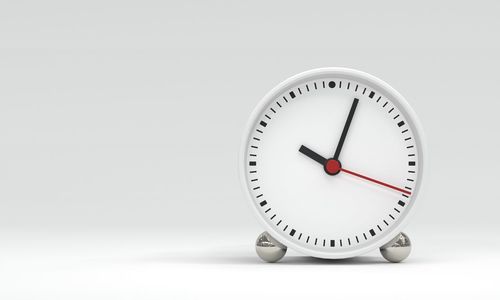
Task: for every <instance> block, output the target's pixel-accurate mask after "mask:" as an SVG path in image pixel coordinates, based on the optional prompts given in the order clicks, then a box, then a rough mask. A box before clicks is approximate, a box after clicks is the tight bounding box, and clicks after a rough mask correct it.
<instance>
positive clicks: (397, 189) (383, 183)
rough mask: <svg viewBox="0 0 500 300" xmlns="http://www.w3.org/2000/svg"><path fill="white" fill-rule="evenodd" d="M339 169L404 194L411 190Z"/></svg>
mask: <svg viewBox="0 0 500 300" xmlns="http://www.w3.org/2000/svg"><path fill="white" fill-rule="evenodd" d="M340 170H341V171H342V172H346V173H348V174H351V175H354V176H357V177H359V178H363V179H366V180H368V181H371V182H375V183H377V184H380V185H383V186H385V187H388V188H391V189H393V190H396V191H399V192H401V193H405V194H407V195H411V192H409V191H407V190H403V189H400V188H398V187H396V186H393V185H390V184H388V183H385V182H382V181H378V180H376V179H373V178H370V177H367V176H365V175H361V174H358V173H356V172H353V171H349V170H346V169H344V168H341V169H340Z"/></svg>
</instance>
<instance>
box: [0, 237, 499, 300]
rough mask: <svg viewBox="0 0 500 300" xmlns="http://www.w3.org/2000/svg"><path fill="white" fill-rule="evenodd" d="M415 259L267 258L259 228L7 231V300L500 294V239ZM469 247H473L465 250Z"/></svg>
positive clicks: (426, 245)
mask: <svg viewBox="0 0 500 300" xmlns="http://www.w3.org/2000/svg"><path fill="white" fill-rule="evenodd" d="M409 234H410V237H411V239H412V242H413V243H414V248H413V252H412V254H411V255H410V257H409V259H408V260H407V261H406V262H404V263H401V264H391V263H386V262H385V261H384V260H383V258H382V257H381V256H380V255H379V254H378V253H377V252H374V253H371V254H370V255H368V256H363V257H358V258H353V259H348V260H320V259H313V258H309V257H302V256H297V254H296V253H287V256H285V258H284V259H283V260H282V261H281V262H280V263H277V264H267V263H263V262H261V261H260V260H259V259H258V257H257V256H256V254H255V252H254V248H253V241H254V239H255V238H256V235H257V234H256V233H255V234H254V233H250V232H245V233H242V232H234V233H229V232H228V233H224V234H223V233H221V232H219V233H217V232H213V233H206V234H203V235H200V234H198V233H196V232H195V231H193V232H186V233H184V234H180V235H179V234H172V233H168V232H148V231H143V232H138V231H130V232H126V231H107V232H102V231H101V232H97V231H96V232H59V233H57V234H56V233H54V231H52V233H44V232H39V233H37V234H35V233H33V232H31V233H29V234H28V233H25V232H12V231H11V232H2V233H0V240H1V241H2V246H1V247H0V299H9V300H15V299H144V300H146V299H214V297H213V296H216V295H217V296H219V297H218V298H217V299H256V298H259V299H261V298H268V297H270V296H276V297H281V298H283V297H284V296H286V297H287V299H305V297H308V298H310V297H312V296H319V295H322V296H327V297H328V298H330V299H339V297H348V298H350V299H387V298H396V299H398V298H400V299H422V296H430V297H431V298H430V299H433V298H436V297H438V296H448V297H450V296H455V297H454V298H453V299H462V298H463V299H470V297H472V296H474V297H478V296H484V297H483V298H482V299H498V297H500V288H499V286H498V276H497V275H498V272H497V271H498V269H499V268H500V259H499V257H498V252H499V251H500V238H499V237H498V235H491V236H488V234H487V233H484V235H480V236H478V235H475V234H470V233H462V234H460V235H458V234H452V235H450V234H449V233H447V232H442V233H440V234H436V235H435V236H430V235H429V234H418V235H413V236H412V234H411V232H410V233H409ZM463 245H469V246H466V247H464V246H463Z"/></svg>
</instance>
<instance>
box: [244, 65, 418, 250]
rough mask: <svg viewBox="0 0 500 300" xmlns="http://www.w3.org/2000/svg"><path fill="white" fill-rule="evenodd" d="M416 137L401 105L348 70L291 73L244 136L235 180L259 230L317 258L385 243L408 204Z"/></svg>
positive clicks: (413, 186)
mask: <svg viewBox="0 0 500 300" xmlns="http://www.w3.org/2000/svg"><path fill="white" fill-rule="evenodd" d="M420 141H421V138H420V135H419V130H418V125H417V124H416V120H415V117H414V116H413V114H412V112H411V109H410V108H409V106H408V104H407V103H406V102H405V100H404V99H403V98H402V97H401V96H400V95H399V94H398V93H397V92H395V91H394V90H393V89H392V88H390V87H389V86H388V85H387V84H385V83H384V82H382V81H380V80H379V79H377V78H375V77H373V76H370V75H368V74H366V73H362V72H359V71H354V70H349V69H337V68H329V69H318V70H313V71H309V72H306V73H302V74H299V75H297V76H295V77H293V78H291V79H289V80H287V81H285V82H284V83H282V84H280V85H279V86H278V87H277V88H275V89H274V90H273V91H272V92H270V93H269V94H268V95H267V96H266V97H265V98H264V99H263V100H262V102H261V104H260V106H259V107H258V108H257V109H256V111H255V112H254V115H253V117H252V119H251V123H250V126H249V128H248V132H247V135H246V137H245V141H244V145H243V151H242V153H243V154H242V156H243V157H242V162H243V164H244V166H243V168H242V172H243V173H244V174H243V180H244V185H245V189H246V190H247V191H248V194H249V196H250V199H251V201H252V205H253V206H254V207H255V209H256V210H257V213H258V215H259V218H260V219H261V220H262V221H263V222H264V224H265V226H266V228H267V230H268V231H269V232H270V233H271V235H273V236H274V237H275V238H277V239H278V240H280V241H281V242H282V243H284V244H285V245H287V246H290V247H292V248H295V249H296V250H299V251H302V252H304V253H306V254H309V255H313V256H317V257H324V258H344V257H350V256H354V255H359V254H361V253H363V252H366V251H368V250H370V249H373V248H375V247H377V246H380V245H381V244H383V243H385V242H387V241H388V240H390V239H391V238H393V237H394V236H395V235H396V234H397V233H398V232H399V231H398V230H401V225H402V223H403V220H404V219H405V218H406V216H407V215H408V213H409V212H410V210H411V209H412V207H413V206H414V203H415V201H416V194H417V191H418V188H419V185H420V179H421V172H422V167H423V162H422V159H423V157H422V155H423V154H422V149H421V142H420Z"/></svg>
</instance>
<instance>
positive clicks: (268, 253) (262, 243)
mask: <svg viewBox="0 0 500 300" xmlns="http://www.w3.org/2000/svg"><path fill="white" fill-rule="evenodd" d="M255 250H256V251H257V255H259V257H260V258H262V260H264V261H267V262H270V263H273V262H277V261H278V260H280V259H281V258H283V256H285V253H286V250H287V248H286V246H285V245H283V244H282V243H280V242H278V241H277V240H275V239H274V238H273V237H272V236H271V235H270V234H269V233H267V231H264V232H263V233H262V234H261V235H259V237H258V238H257V241H256V242H255Z"/></svg>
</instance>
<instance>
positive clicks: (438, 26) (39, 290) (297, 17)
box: [0, 0, 500, 299]
mask: <svg viewBox="0 0 500 300" xmlns="http://www.w3.org/2000/svg"><path fill="white" fill-rule="evenodd" d="M499 13H500V4H499V3H498V2H497V1H473V2H461V1H443V2H437V1H417V2H404V3H403V2H401V1H391V2H389V1H365V2H348V1H342V2H336V1H324V2H316V1H307V2H303V3H299V2H297V3H294V2H291V1H276V2H271V1H250V2H241V3H239V2H235V1H200V2H189V1H170V2H168V1H109V0H105V1H80V2H68V1H5V0H4V1H1V2H0V298H2V299H35V298H36V299H79V298H82V299H84V298H86V299H88V298H90V297H92V298H94V299H95V298H98V297H97V296H101V297H102V298H106V299H109V298H112V297H119V298H120V299H126V298H131V299H132V298H135V299H137V298H141V299H147V298H157V299H160V298H162V299H165V298H166V297H170V299H179V298H201V297H203V298H206V297H208V296H215V295H217V296H219V297H221V296H233V297H235V296H237V297H239V298H249V299H255V298H256V297H264V296H271V295H272V296H283V295H288V296H289V297H290V298H294V297H297V298H300V297H302V298H303V297H305V296H313V295H326V296H329V297H339V296H342V295H345V296H350V297H354V298H355V297H360V298H361V297H363V298H364V299H366V297H367V296H372V297H373V298H382V297H387V296H392V295H394V296H403V295H404V296H405V298H412V297H419V296H422V295H427V294H428V295H433V296H434V295H435V296H437V295H458V296H467V295H478V294H480V295H483V296H486V298H488V297H487V296H489V297H490V298H494V297H495V296H496V297H498V295H499V294H500V289H499V288H498V285H497V283H496V280H495V278H494V277H493V276H494V274H496V273H495V272H496V270H497V269H498V268H499V267H500V257H499V254H498V253H499V251H500V237H499V234H498V230H499V229H500V219H499V218H498V210H499V209H500V201H499V200H500V199H499V196H498V193H497V192H496V190H497V188H498V184H497V182H498V180H499V176H498V174H497V170H499V169H500V162H499V160H498V159H497V156H498V153H499V150H500V141H499V138H498V129H499V128H500V121H499V118H498V117H497V115H498V110H499V109H500V104H499V97H498V95H499V91H498V90H499V89H498V81H499V76H498V69H499V68H500V56H499V55H498V53H499V51H500V43H499V39H498V38H497V36H498V33H499V30H500V18H498V15H499ZM325 66H342V67H351V68H357V69H360V70H363V71H365V72H368V73H371V74H373V75H375V76H377V77H380V78H382V79H383V80H385V81H387V82H388V83H389V84H390V85H392V86H393V87H394V88H396V89H397V90H398V91H399V92H400V93H402V94H403V95H404V96H405V97H406V98H407V100H408V101H409V102H410V104H411V105H412V106H413V108H414V109H415V111H416V112H417V114H418V115H419V117H420V119H421V122H422V124H423V127H424V129H425V131H426V136H427V144H428V164H427V166H428V169H427V171H428V173H427V174H426V175H427V178H425V182H424V187H423V190H422V192H421V194H420V197H419V201H422V203H421V205H419V207H418V211H417V212H416V214H415V215H414V218H413V220H412V221H411V222H410V225H409V226H408V228H407V229H406V230H405V231H406V232H407V233H408V234H409V235H410V237H411V238H412V241H413V243H414V249H413V253H412V255H411V256H410V258H409V259H408V261H407V262H405V263H404V264H399V265H394V264H387V263H384V261H383V260H382V259H381V258H380V257H379V256H378V254H377V253H371V254H369V255H367V256H364V257H362V258H357V259H351V260H346V261H321V260H315V259H310V258H305V257H300V256H298V254H296V253H293V251H292V253H290V255H289V256H287V258H286V259H285V260H283V262H282V263H280V264H275V265H269V264H263V263H261V262H260V261H259V260H258V259H257V258H256V256H255V254H254V252H253V251H254V250H253V242H254V239H255V237H256V236H257V234H258V233H260V231H261V230H262V229H261V227H260V226H259V225H258V223H257V220H256V218H255V217H254V216H253V215H252V212H251V210H250V207H249V206H248V205H247V203H246V200H245V198H244V195H243V193H242V191H241V189H240V186H239V180H238V173H237V163H238V162H237V157H238V155H237V154H238V150H239V146H240V145H239V143H240V139H241V135H242V133H243V129H244V126H245V124H246V121H247V118H248V116H249V114H250V112H251V110H252V109H253V108H254V106H255V105H256V104H257V102H258V101H259V100H260V98H261V97H262V96H263V95H264V94H265V93H266V92H267V91H268V90H270V89H271V88H272V87H273V86H274V85H276V84H277V83H278V82H280V81H282V80H284V79H285V78H287V77H289V76H291V75H294V74H296V73H299V72H302V71H305V70H308V69H312V68H317V67H325Z"/></svg>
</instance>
